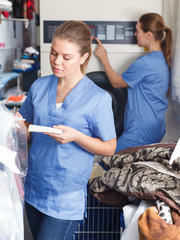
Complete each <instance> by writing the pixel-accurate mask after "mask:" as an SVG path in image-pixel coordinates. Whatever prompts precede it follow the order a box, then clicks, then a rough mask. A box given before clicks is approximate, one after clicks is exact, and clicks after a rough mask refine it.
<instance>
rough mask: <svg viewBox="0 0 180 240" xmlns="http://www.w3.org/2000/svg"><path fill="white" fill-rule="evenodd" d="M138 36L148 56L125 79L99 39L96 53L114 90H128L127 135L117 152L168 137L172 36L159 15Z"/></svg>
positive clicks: (145, 20)
mask: <svg viewBox="0 0 180 240" xmlns="http://www.w3.org/2000/svg"><path fill="white" fill-rule="evenodd" d="M135 36H136V37H137V44H138V46H140V47H146V48H147V49H148V51H149V53H148V54H147V55H145V56H141V57H139V58H138V59H137V60H136V61H135V62H133V63H132V64H131V65H130V67H129V68H128V69H127V70H126V71H125V72H124V73H123V74H122V75H121V74H120V75H117V74H116V72H115V71H114V70H113V68H112V67H111V65H110V63H109V60H108V56H107V52H106V50H105V48H104V46H103V45H102V43H101V42H100V41H99V40H98V39H96V40H97V42H98V46H97V49H96V52H95V53H96V55H97V57H98V58H99V59H100V60H101V62H102V64H103V66H104V68H105V71H106V74H107V76H108V78H109V80H110V82H111V84H112V86H113V87H115V88H124V87H125V88H128V100H127V104H126V109H125V116H124V132H123V133H122V135H121V136H120V138H119V139H118V141H117V148H116V152H118V151H120V150H123V149H125V148H128V147H133V146H140V145H146V144H151V143H156V142H160V141H161V139H162V138H163V136H164V134H165V113H166V110H167V108H168V99H167V92H168V88H169V81H170V65H171V48H172V32H171V29H169V28H168V27H166V26H165V23H164V21H163V18H162V17H161V16H160V15H159V14H156V13H148V14H144V15H143V16H141V17H140V19H139V21H138V22H137V25H136V32H135Z"/></svg>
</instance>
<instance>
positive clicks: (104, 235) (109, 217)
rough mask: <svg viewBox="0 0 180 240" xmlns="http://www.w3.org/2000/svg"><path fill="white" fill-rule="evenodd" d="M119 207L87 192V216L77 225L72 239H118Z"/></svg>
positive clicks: (119, 228) (119, 236)
mask: <svg viewBox="0 0 180 240" xmlns="http://www.w3.org/2000/svg"><path fill="white" fill-rule="evenodd" d="M120 215H121V208H118V207H114V206H110V205H107V204H104V203H100V202H99V201H98V200H97V199H96V198H95V197H94V196H93V195H92V194H90V193H89V192H88V197H87V218H85V219H84V220H83V221H82V222H81V223H80V224H79V226H78V229H77V231H76V233H75V234H74V236H73V239H72V240H120V239H121V227H120Z"/></svg>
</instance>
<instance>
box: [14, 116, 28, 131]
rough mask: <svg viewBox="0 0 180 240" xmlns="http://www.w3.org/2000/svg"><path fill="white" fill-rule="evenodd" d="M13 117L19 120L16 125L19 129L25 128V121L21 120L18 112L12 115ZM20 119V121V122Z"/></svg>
mask: <svg viewBox="0 0 180 240" xmlns="http://www.w3.org/2000/svg"><path fill="white" fill-rule="evenodd" d="M14 116H16V117H18V118H19V119H18V121H17V122H18V124H19V126H20V127H22V128H25V127H26V126H25V123H24V122H25V120H24V119H23V117H22V115H21V114H20V113H19V112H16V113H15V114H14ZM21 119H22V120H21Z"/></svg>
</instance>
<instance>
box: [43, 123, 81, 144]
mask: <svg viewBox="0 0 180 240" xmlns="http://www.w3.org/2000/svg"><path fill="white" fill-rule="evenodd" d="M53 127H54V128H56V129H60V130H62V133H61V134H58V133H50V132H44V134H46V135H48V136H50V137H52V138H53V139H54V140H55V141H57V142H58V143H61V144H65V143H69V142H73V141H76V138H77V136H78V133H80V132H79V131H77V130H76V129H74V128H71V127H67V126H64V125H57V126H53Z"/></svg>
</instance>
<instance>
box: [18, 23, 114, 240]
mask: <svg viewBox="0 0 180 240" xmlns="http://www.w3.org/2000/svg"><path fill="white" fill-rule="evenodd" d="M90 56H91V32H90V30H89V28H88V27H87V26H86V25H85V24H84V23H82V22H80V21H67V22H65V23H63V24H61V25H60V26H59V27H58V28H57V29H56V31H55V34H54V37H53V40H52V46H51V50H50V64H51V68H52V72H53V74H52V75H50V76H45V77H41V78H39V79H37V80H36V81H35V82H34V83H33V85H32V86H31V88H30V91H29V93H28V96H27V98H26V100H25V102H24V103H23V105H22V106H21V108H20V110H19V113H18V114H19V115H20V116H22V117H23V118H25V119H26V122H25V125H26V126H27V127H28V125H29V124H36V125H42V126H48V127H54V128H57V129H61V130H62V134H55V133H47V132H44V133H32V135H31V136H30V135H29V133H28V139H31V148H30V151H29V157H28V173H27V177H26V182H25V204H26V211H27V217H28V220H29V224H30V227H31V230H32V234H33V237H34V239H39V240H40V239H41V240H42V239H43V240H46V239H47V240H56V239H59V240H70V239H72V235H73V233H74V232H75V230H76V228H77V225H78V223H79V221H80V220H82V219H83V217H84V212H85V208H86V195H87V193H86V185H87V182H88V179H89V176H90V174H91V170H92V165H93V160H94V154H98V155H108V156H110V155H112V154H113V153H114V152H115V149H116V133H115V127H114V118H113V112H112V99H111V96H110V95H109V94H108V93H107V92H106V91H104V90H103V89H101V88H99V87H98V86H97V85H95V84H94V83H93V82H92V81H91V80H90V79H89V78H88V77H86V76H85V75H84V73H83V72H84V70H85V68H86V67H87V64H88V62H89V59H90Z"/></svg>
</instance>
